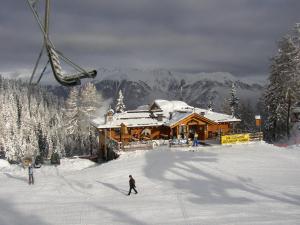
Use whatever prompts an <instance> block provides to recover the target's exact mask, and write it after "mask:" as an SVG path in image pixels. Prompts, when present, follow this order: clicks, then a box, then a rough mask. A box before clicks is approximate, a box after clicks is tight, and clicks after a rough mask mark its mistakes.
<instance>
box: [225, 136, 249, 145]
mask: <svg viewBox="0 0 300 225" xmlns="http://www.w3.org/2000/svg"><path fill="white" fill-rule="evenodd" d="M249 140H250V136H249V134H232V135H225V136H222V137H221V144H222V145H224V144H236V143H240V142H248V141H249Z"/></svg>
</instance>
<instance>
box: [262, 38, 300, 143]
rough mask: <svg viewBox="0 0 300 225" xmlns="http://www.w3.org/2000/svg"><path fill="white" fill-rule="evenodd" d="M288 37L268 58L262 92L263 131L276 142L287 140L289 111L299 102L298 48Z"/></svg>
mask: <svg viewBox="0 0 300 225" xmlns="http://www.w3.org/2000/svg"><path fill="white" fill-rule="evenodd" d="M293 40H295V38H292V37H291V36H290V35H287V36H285V37H284V38H282V40H281V41H280V42H279V50H278V53H277V55H276V56H275V57H273V58H272V65H271V72H270V76H269V85H268V87H267V90H266V93H265V105H266V110H267V114H268V116H267V121H265V128H267V131H268V132H269V133H270V135H269V140H271V141H276V140H278V139H280V138H282V137H284V136H287V137H289V130H290V123H289V120H290V118H289V112H290V108H291V106H292V105H293V104H295V103H296V102H297V101H299V100H300V98H299V96H300V74H299V73H300V71H299V66H300V63H299V62H300V61H299V57H300V49H299V47H298V46H297V43H295V42H294V41H293Z"/></svg>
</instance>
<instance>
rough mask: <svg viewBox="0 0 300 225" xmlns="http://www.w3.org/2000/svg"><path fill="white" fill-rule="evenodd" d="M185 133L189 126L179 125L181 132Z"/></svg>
mask: <svg viewBox="0 0 300 225" xmlns="http://www.w3.org/2000/svg"><path fill="white" fill-rule="evenodd" d="M185 133H187V126H186V125H181V126H179V134H185Z"/></svg>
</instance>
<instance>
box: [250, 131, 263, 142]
mask: <svg viewBox="0 0 300 225" xmlns="http://www.w3.org/2000/svg"><path fill="white" fill-rule="evenodd" d="M249 138H250V141H262V140H263V139H264V134H263V132H256V133H250V134H249Z"/></svg>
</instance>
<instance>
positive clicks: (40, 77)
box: [35, 60, 49, 85]
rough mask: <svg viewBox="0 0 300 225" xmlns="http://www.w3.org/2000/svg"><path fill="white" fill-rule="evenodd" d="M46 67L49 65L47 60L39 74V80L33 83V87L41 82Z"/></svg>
mask: <svg viewBox="0 0 300 225" xmlns="http://www.w3.org/2000/svg"><path fill="white" fill-rule="evenodd" d="M48 65H49V60H48V61H47V63H46V65H45V67H44V69H43V71H42V73H41V75H40V77H39V79H38V80H37V82H36V83H35V85H37V84H38V83H39V82H40V81H41V79H42V76H43V75H44V73H45V71H46V69H47V66H48Z"/></svg>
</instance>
